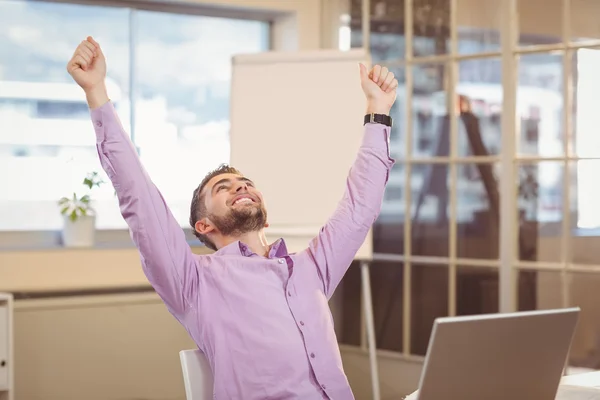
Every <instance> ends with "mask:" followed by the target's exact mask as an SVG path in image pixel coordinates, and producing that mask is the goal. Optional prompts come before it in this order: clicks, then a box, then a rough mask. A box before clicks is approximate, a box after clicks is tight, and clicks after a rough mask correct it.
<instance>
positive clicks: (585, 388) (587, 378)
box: [556, 371, 600, 400]
mask: <svg viewBox="0 0 600 400" xmlns="http://www.w3.org/2000/svg"><path fill="white" fill-rule="evenodd" d="M556 400H600V371H594V372H587V373H584V374H576V375H567V376H564V377H563V378H562V379H561V381H560V386H559V387H558V393H557V394H556Z"/></svg>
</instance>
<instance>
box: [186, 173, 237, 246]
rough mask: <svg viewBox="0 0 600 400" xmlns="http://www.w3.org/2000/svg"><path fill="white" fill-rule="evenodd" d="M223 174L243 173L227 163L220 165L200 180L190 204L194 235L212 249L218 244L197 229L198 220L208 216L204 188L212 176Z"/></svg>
mask: <svg viewBox="0 0 600 400" xmlns="http://www.w3.org/2000/svg"><path fill="white" fill-rule="evenodd" d="M222 174H236V175H242V173H241V172H240V171H238V170H237V169H236V168H233V167H231V166H229V165H227V164H221V165H219V167H218V168H216V169H214V170H212V171H210V172H209V173H208V174H206V176H205V177H204V179H202V182H200V185H198V187H197V188H196V190H194V195H193V197H192V204H191V206H190V225H191V226H192V230H193V231H194V235H195V236H196V237H197V238H198V239H200V241H201V242H202V243H204V245H205V246H206V247H208V248H209V249H211V250H217V246H215V244H214V243H213V242H212V241H211V240H210V239H209V238H208V237H207V236H206V235H202V234H200V233H198V232H197V231H196V222H198V221H199V220H201V219H202V218H204V217H206V204H205V202H204V194H203V193H202V190H203V189H204V187H205V186H206V184H207V183H208V182H209V181H210V180H211V179H212V178H214V177H215V176H218V175H222Z"/></svg>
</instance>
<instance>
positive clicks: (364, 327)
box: [345, 0, 600, 396]
mask: <svg viewBox="0 0 600 400" xmlns="http://www.w3.org/2000/svg"><path fill="white" fill-rule="evenodd" d="M372 1H374V0H362V24H361V27H360V29H362V46H363V48H365V49H366V50H367V51H370V36H371V34H372V32H371V25H370V24H371V22H372V21H371V16H370V15H369V12H370V10H371V9H372V7H371V2H372ZM518 1H526V0H506V1H503V2H500V3H499V4H498V14H499V18H498V26H497V27H496V28H495V29H496V31H497V32H498V33H499V34H500V38H501V39H500V42H501V47H500V49H498V51H494V52H476V53H475V52H474V53H459V52H458V41H457V39H458V20H457V7H459V3H460V1H459V0H449V4H450V5H449V8H450V10H451V13H452V15H451V16H450V38H449V41H450V45H449V49H448V52H447V53H446V54H443V55H434V56H414V54H413V28H412V15H413V4H414V3H415V0H406V1H405V4H404V15H405V21H404V31H403V32H402V33H401V34H402V35H404V41H405V43H406V45H405V53H404V54H403V57H402V58H396V59H386V60H382V61H379V62H380V63H381V64H382V65H384V66H387V67H389V68H390V69H391V68H392V67H404V71H405V72H404V79H405V82H406V83H405V85H404V86H403V87H402V90H405V91H406V93H405V94H403V96H402V98H403V101H404V106H403V107H404V115H405V118H404V121H402V122H403V124H402V126H401V127H399V128H397V129H400V130H401V132H402V134H403V135H404V143H403V146H405V149H404V151H403V159H402V160H401V163H402V165H403V167H404V173H403V177H402V179H403V181H404V184H405V186H404V187H408V186H409V185H408V182H410V180H411V169H412V168H413V167H414V166H418V165H419V164H423V163H443V164H444V165H446V166H448V170H449V174H450V183H449V186H450V190H449V192H450V193H449V198H450V200H449V208H450V211H449V215H448V223H449V226H450V228H449V235H448V242H449V243H448V246H449V254H448V256H446V257H432V256H420V255H414V254H412V251H411V228H412V225H413V223H412V221H411V218H412V216H411V213H405V215H404V216H403V220H404V222H403V224H404V247H403V254H401V255H398V254H387V253H374V254H373V256H372V258H371V259H363V260H355V261H357V262H360V264H361V270H362V272H363V275H362V278H363V282H362V283H361V299H362V303H361V315H360V321H361V332H362V337H361V343H360V346H359V347H360V348H361V349H362V350H363V351H365V352H366V351H369V353H370V354H371V359H370V361H371V368H372V370H371V373H372V379H373V381H374V382H375V383H373V385H374V392H373V393H374V396H375V393H377V392H378V383H376V382H378V379H379V378H378V372H377V367H376V363H375V361H374V360H375V356H374V354H377V355H385V356H393V357H394V358H397V359H401V360H406V361H419V362H422V361H423V360H424V357H422V356H419V355H415V354H413V352H412V351H411V350H412V349H411V347H412V346H411V334H412V327H413V322H412V319H411V316H412V314H413V311H412V308H411V305H412V297H411V296H412V291H413V290H414V288H413V283H412V281H411V270H412V269H413V268H419V267H421V266H423V265H431V264H435V265H436V266H443V267H444V268H446V269H447V270H448V309H447V315H448V316H456V315H457V292H458V289H457V276H458V272H457V269H458V268H459V267H465V266H468V267H475V268H477V269H478V270H481V271H485V270H488V271H490V270H491V271H497V273H498V282H499V293H498V300H499V303H498V312H499V313H506V312H514V311H517V309H518V304H517V292H518V282H517V280H516V279H515V277H516V276H518V274H519V273H520V272H521V271H534V272H544V271H552V272H556V273H559V274H560V285H561V290H562V293H563V296H562V298H561V306H562V307H569V306H570V301H571V300H570V298H569V295H568V293H569V287H568V285H569V274H571V275H572V274H577V273H582V274H596V275H597V276H600V265H597V264H593V263H590V264H578V263H576V262H573V261H571V259H570V252H571V250H570V249H569V241H570V240H571V239H572V238H573V237H585V236H591V235H595V236H597V235H598V234H599V233H600V229H599V228H572V227H571V222H572V221H571V219H570V217H569V211H570V207H571V204H570V203H571V202H570V199H571V196H572V194H571V189H572V188H571V187H570V186H569V184H570V178H569V173H568V172H565V178H564V181H563V187H562V191H563V192H564V198H563V202H562V214H563V218H562V220H561V221H560V222H556V223H553V224H550V225H551V226H549V227H546V228H545V229H544V230H543V231H542V232H541V233H540V235H554V233H555V231H556V230H557V228H560V231H561V232H560V234H559V235H556V236H559V237H560V241H561V243H560V245H561V250H562V251H561V259H560V260H558V261H556V262H550V261H543V260H536V261H524V260H520V259H519V255H518V252H517V248H518V247H517V239H516V238H517V237H518V235H517V234H516V233H518V220H517V213H516V212H515V210H516V208H517V207H516V201H517V192H516V190H515V185H514V182H515V180H516V177H517V166H518V165H520V164H521V165H522V164H524V163H526V164H533V165H539V164H540V163H541V162H544V161H555V162H559V163H561V165H563V166H564V168H565V171H568V168H569V167H570V165H571V164H572V163H573V162H574V161H577V160H586V159H590V160H600V157H579V156H577V155H574V154H573V153H571V152H570V147H571V146H572V145H571V143H570V137H572V135H573V129H574V128H573V124H572V118H573V115H572V104H573V101H574V100H573V98H572V93H571V92H572V90H570V89H571V88H572V86H573V82H572V81H571V78H572V73H573V67H572V65H571V64H570V61H571V56H572V55H573V54H574V53H575V52H577V51H578V50H579V49H595V50H600V39H594V40H587V41H574V40H573V39H572V38H571V36H570V34H571V12H570V8H571V6H570V0H562V15H563V17H562V27H561V29H562V31H561V36H560V37H559V38H558V40H552V39H548V40H547V41H542V40H541V39H542V38H541V37H539V36H537V35H527V34H524V35H521V36H519V22H520V21H519V20H518V19H516V18H515V16H516V15H519V14H518V12H517V6H518ZM519 39H521V41H523V40H529V41H531V42H536V43H537V44H520V40H519ZM553 52H563V53H564V55H563V57H562V67H563V68H562V72H561V76H562V82H563V84H564V85H565V87H566V88H567V89H566V90H563V93H562V98H563V108H562V110H561V114H562V122H561V124H562V125H561V132H563V138H562V140H563V145H564V150H563V153H562V154H561V155H559V156H556V157H553V156H543V155H533V156H532V155H523V154H520V153H519V152H518V143H517V139H516V138H517V135H515V132H519V127H518V121H517V115H516V97H517V88H518V86H519V79H518V65H519V57H520V56H522V55H527V54H551V53H553ZM490 58H498V59H500V60H501V62H502V71H503V76H502V81H501V85H502V89H503V94H504V95H503V102H502V106H503V107H502V109H503V110H504V112H503V113H502V117H501V118H502V119H501V134H502V141H501V146H502V147H501V151H500V152H499V154H497V155H494V156H485V157H483V156H464V155H460V154H458V149H457V136H458V122H457V118H453V121H452V123H451V124H450V125H451V127H450V137H451V145H450V155H449V156H448V157H440V156H430V155H427V156H422V155H421V156H419V157H415V156H414V149H413V147H412V146H413V141H414V139H415V135H414V128H413V125H412V124H413V121H412V120H413V119H414V116H413V115H414V114H413V113H412V112H411V107H412V101H411V100H412V97H413V94H412V89H413V80H414V79H413V73H412V72H411V71H412V67H414V66H417V65H420V64H430V63H436V64H437V63H439V64H444V65H445V66H446V68H447V70H446V71H447V75H448V78H449V79H448V81H449V82H448V83H447V85H446V94H447V97H448V98H450V99H451V101H450V105H449V108H450V109H456V108H457V106H458V104H457V103H458V99H457V96H455V93H456V87H457V83H458V82H459V76H458V64H459V63H460V62H461V61H467V60H483V59H490ZM399 97H400V96H399ZM466 162H469V163H476V162H477V163H486V164H488V163H492V162H494V163H498V164H499V165H500V166H501V172H500V179H499V181H498V191H499V193H500V205H499V210H500V220H501V221H502V223H501V224H500V229H499V239H498V245H499V255H498V257H497V258H494V259H477V258H461V257H459V256H458V254H457V252H456V240H457V228H456V224H455V222H456V217H457V215H456V214H457V212H456V210H457V189H456V182H457V174H456V169H457V166H460V165H464V164H465V163H466ZM400 201H402V202H405V205H404V209H405V210H410V209H411V196H410V194H408V195H406V196H404V198H403V199H402V200H400ZM374 262H397V263H403V267H404V268H403V271H402V274H403V283H402V287H400V288H398V292H397V293H398V294H397V295H398V296H402V310H403V311H402V312H403V315H402V320H403V324H402V350H401V351H392V350H386V349H381V348H379V347H378V346H377V345H378V344H377V343H375V342H376V339H375V338H374V336H373V335H374V333H370V332H374V318H373V306H372V299H371V294H370V293H371V287H370V283H369V272H368V269H369V267H370V265H371V264H372V263H374ZM374 268H376V267H375V266H374ZM365 281H366V282H365ZM369 336H371V337H369ZM345 346H346V347H355V346H353V345H345Z"/></svg>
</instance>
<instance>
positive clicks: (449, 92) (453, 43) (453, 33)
mask: <svg viewBox="0 0 600 400" xmlns="http://www.w3.org/2000/svg"><path fill="white" fill-rule="evenodd" d="M457 3H458V0H450V55H451V56H452V59H451V60H450V61H449V62H448V63H447V65H446V66H445V67H446V68H447V70H446V74H444V75H445V76H447V78H446V82H447V86H446V96H447V100H448V101H447V107H448V111H447V112H448V118H449V121H448V122H449V123H450V159H451V160H454V159H456V157H457V155H458V117H459V114H458V113H457V109H458V99H457V93H456V87H457V83H458V61H457V60H456V57H457V56H458V16H457V14H458V4H457ZM449 167H450V168H449V171H450V182H449V184H450V204H449V208H450V212H449V215H448V225H449V228H450V232H448V233H449V235H448V236H449V237H448V246H449V249H448V255H449V258H450V264H449V266H448V315H450V316H455V315H456V296H457V293H456V275H457V265H456V241H457V239H456V215H457V207H458V204H457V198H456V197H457V193H456V192H457V189H456V187H457V182H458V173H457V165H456V162H450V163H449Z"/></svg>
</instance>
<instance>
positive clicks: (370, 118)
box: [364, 114, 393, 127]
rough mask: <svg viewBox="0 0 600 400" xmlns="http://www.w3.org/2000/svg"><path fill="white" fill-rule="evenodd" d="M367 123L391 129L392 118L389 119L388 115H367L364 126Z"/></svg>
mask: <svg viewBox="0 0 600 400" xmlns="http://www.w3.org/2000/svg"><path fill="white" fill-rule="evenodd" d="M369 122H374V123H377V124H383V125H387V126H389V127H391V126H392V124H393V121H392V117H390V116H389V115H385V114H367V115H365V121H364V125H366V124H368V123H369Z"/></svg>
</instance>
